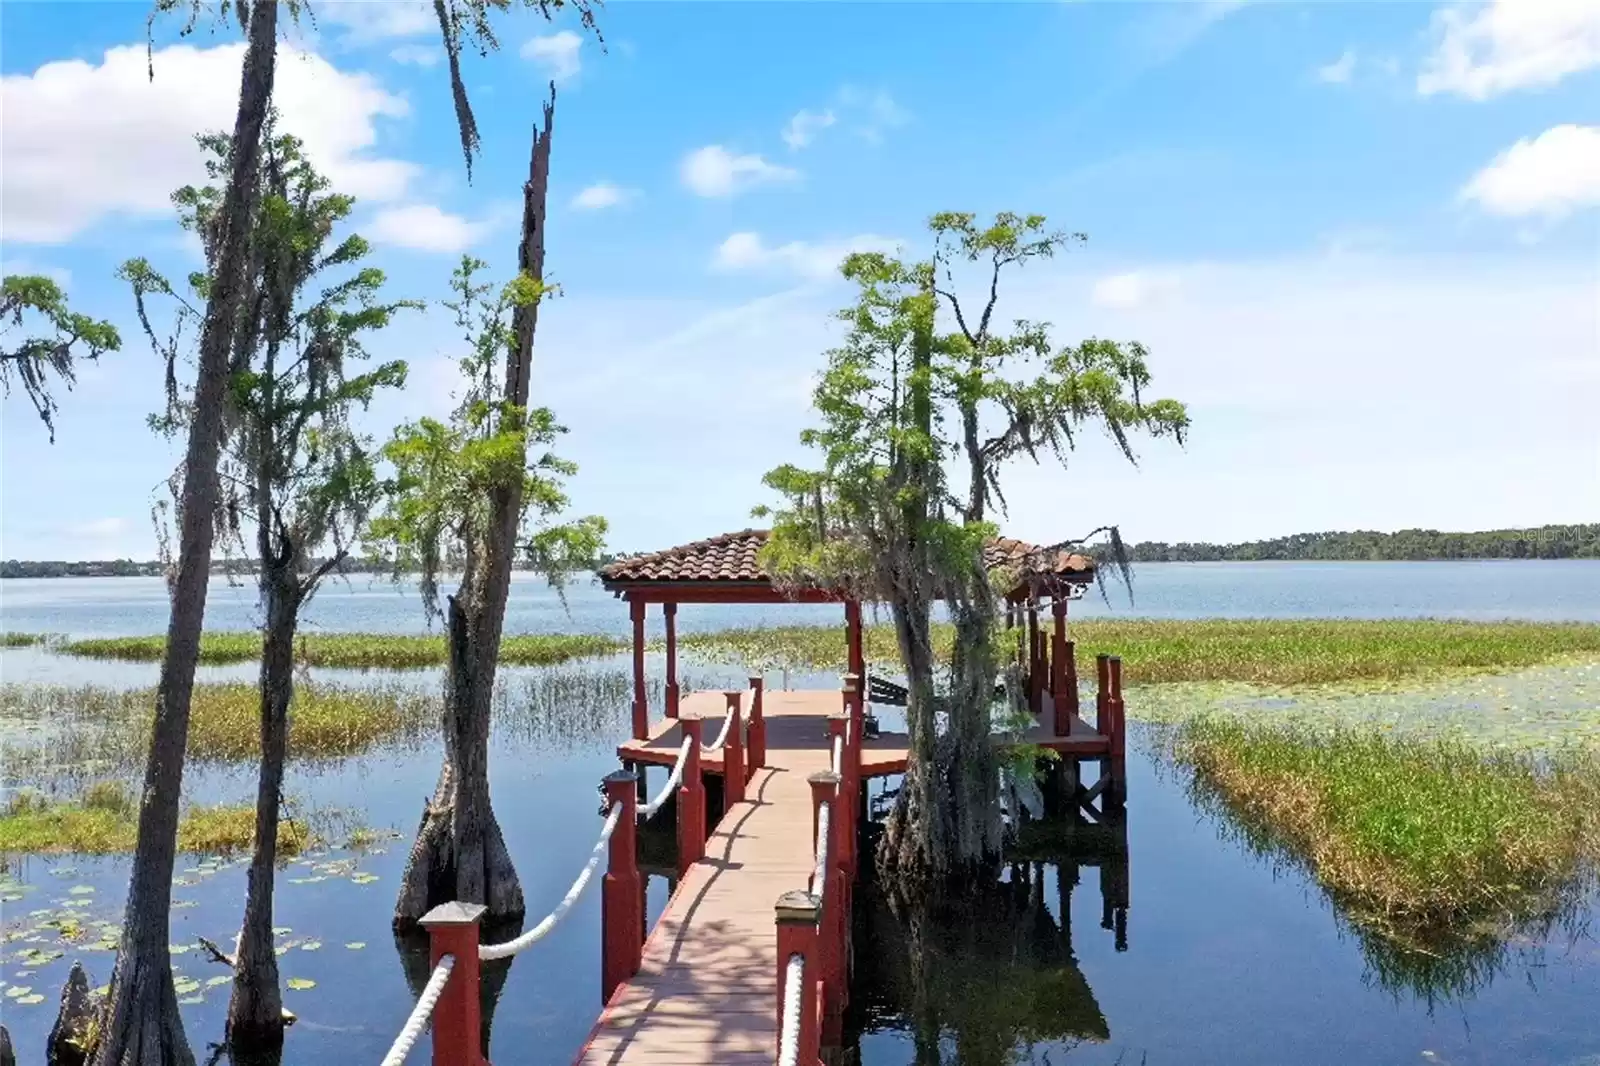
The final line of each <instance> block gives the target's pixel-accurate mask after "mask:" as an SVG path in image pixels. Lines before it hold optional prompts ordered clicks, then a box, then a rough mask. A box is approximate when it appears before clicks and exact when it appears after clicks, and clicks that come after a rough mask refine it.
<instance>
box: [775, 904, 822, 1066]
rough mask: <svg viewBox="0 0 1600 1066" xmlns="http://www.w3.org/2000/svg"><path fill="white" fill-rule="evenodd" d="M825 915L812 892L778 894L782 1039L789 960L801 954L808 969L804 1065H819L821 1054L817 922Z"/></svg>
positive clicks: (803, 995) (799, 1058) (803, 993)
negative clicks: (818, 1013) (818, 1017)
mask: <svg viewBox="0 0 1600 1066" xmlns="http://www.w3.org/2000/svg"><path fill="white" fill-rule="evenodd" d="M821 916H822V901H821V900H819V899H818V898H817V897H816V896H813V895H812V894H811V893H809V892H801V891H795V892H785V893H784V894H783V895H781V896H779V897H778V905H777V907H776V908H775V917H776V919H777V927H778V1039H779V1040H780V1041H781V1040H782V1039H783V1016H784V1013H785V1011H784V1007H785V1003H784V995H785V992H786V989H787V987H788V984H789V960H790V959H791V958H793V957H794V956H796V955H798V956H800V958H801V959H803V960H805V961H804V966H805V973H804V975H803V977H802V979H801V981H800V1010H799V1015H800V1031H799V1034H798V1035H799V1039H798V1044H799V1047H798V1051H799V1054H798V1055H796V1056H795V1062H797V1063H799V1064H800V1066H816V1063H817V1061H818V1059H819V1058H820V1056H821V1049H822V1040H821V1037H822V1033H821V1028H820V1026H819V1025H818V1024H817V1023H818V1019H817V1010H818V1007H819V1006H820V1003H819V1000H820V998H821V997H819V996H818V995H817V924H818V920H819V919H820V918H821Z"/></svg>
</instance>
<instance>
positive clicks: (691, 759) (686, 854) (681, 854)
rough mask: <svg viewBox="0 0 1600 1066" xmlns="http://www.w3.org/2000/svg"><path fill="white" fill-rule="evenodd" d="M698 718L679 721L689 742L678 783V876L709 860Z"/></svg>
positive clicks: (700, 722) (700, 725)
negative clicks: (706, 858)
mask: <svg viewBox="0 0 1600 1066" xmlns="http://www.w3.org/2000/svg"><path fill="white" fill-rule="evenodd" d="M704 724H705V723H704V722H702V721H701V720H700V719H699V718H680V719H679V720H678V725H679V726H680V727H681V728H682V729H683V735H684V736H685V737H687V738H688V739H689V754H688V755H686V756H685V757H684V760H683V780H682V781H680V782H679V783H678V876H679V877H682V876H683V875H684V874H685V873H687V872H688V870H689V867H691V866H693V865H694V864H695V863H697V862H699V861H700V860H701V859H703V858H705V857H706V784H705V781H704V779H702V777H701V776H700V744H701V742H702V737H701V727H702V726H703V725H704Z"/></svg>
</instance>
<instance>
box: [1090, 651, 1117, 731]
mask: <svg viewBox="0 0 1600 1066" xmlns="http://www.w3.org/2000/svg"><path fill="white" fill-rule="evenodd" d="M1112 713H1113V712H1112V710H1111V656H1109V655H1106V654H1105V653H1103V652H1102V653H1101V654H1099V655H1096V656H1095V657H1094V731H1095V732H1096V733H1099V734H1100V735H1101V736H1103V737H1110V736H1111V725H1112V723H1111V716H1112Z"/></svg>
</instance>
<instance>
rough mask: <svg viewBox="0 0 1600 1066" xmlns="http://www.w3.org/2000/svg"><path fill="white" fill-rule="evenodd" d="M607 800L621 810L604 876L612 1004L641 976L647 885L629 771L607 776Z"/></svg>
mask: <svg viewBox="0 0 1600 1066" xmlns="http://www.w3.org/2000/svg"><path fill="white" fill-rule="evenodd" d="M605 790H606V798H607V799H609V800H610V801H611V809H612V810H615V809H616V808H617V807H618V806H619V805H620V806H621V808H622V814H621V817H620V818H619V819H618V821H617V828H616V829H615V830H614V831H613V832H612V834H611V850H610V854H609V856H608V859H607V866H606V876H605V879H604V880H603V881H602V882H601V886H600V893H601V894H600V945H601V948H600V949H601V952H602V957H601V960H600V1002H602V1003H608V1002H610V1000H611V994H612V993H613V992H615V991H616V990H617V987H618V986H619V985H621V984H622V983H623V982H625V981H627V980H628V979H629V978H631V977H633V975H634V974H636V973H638V972H639V956H640V953H641V952H642V951H643V949H644V885H643V882H642V881H641V879H640V877H639V858H638V829H637V820H638V817H639V807H638V803H639V782H638V775H636V774H633V773H630V772H628V771H627V770H618V771H616V772H615V773H612V774H607V775H606V779H605Z"/></svg>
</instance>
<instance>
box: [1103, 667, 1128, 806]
mask: <svg viewBox="0 0 1600 1066" xmlns="http://www.w3.org/2000/svg"><path fill="white" fill-rule="evenodd" d="M1106 678H1107V680H1108V681H1109V682H1110V686H1111V722H1112V731H1111V799H1112V802H1113V803H1115V804H1117V805H1118V806H1121V805H1122V804H1124V803H1126V802H1127V800H1128V757H1127V751H1128V720H1127V712H1126V709H1125V708H1124V707H1123V704H1122V657H1121V656H1120V655H1113V656H1112V657H1111V661H1110V662H1108V663H1107V664H1106Z"/></svg>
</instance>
